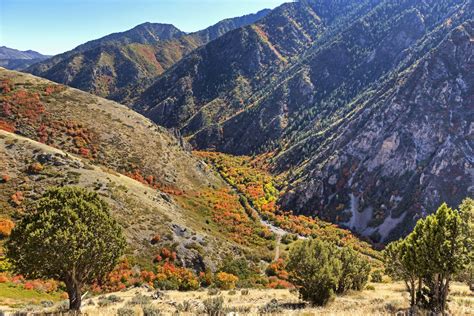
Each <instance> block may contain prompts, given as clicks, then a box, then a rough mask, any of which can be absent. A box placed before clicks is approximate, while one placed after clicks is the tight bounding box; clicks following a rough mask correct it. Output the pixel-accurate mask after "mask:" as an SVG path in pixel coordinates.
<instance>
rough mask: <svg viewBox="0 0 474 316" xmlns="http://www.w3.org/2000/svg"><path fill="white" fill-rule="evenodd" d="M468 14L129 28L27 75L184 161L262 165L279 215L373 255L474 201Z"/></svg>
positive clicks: (410, 10) (319, 0)
mask: <svg viewBox="0 0 474 316" xmlns="http://www.w3.org/2000/svg"><path fill="white" fill-rule="evenodd" d="M473 15H474V6H473V3H472V1H471V0H442V1H436V2H426V1H413V0H399V1H396V2H394V1H391V0H361V1H353V0H339V1H334V0H305V1H297V2H291V3H286V4H283V5H281V6H279V7H277V8H275V9H274V10H271V11H268V10H266V11H262V12H259V13H257V14H255V15H250V16H247V17H242V18H236V19H230V20H225V21H222V22H220V23H218V24H217V25H215V26H213V27H210V28H208V29H206V30H203V31H200V32H196V33H192V34H182V32H180V31H179V30H177V29H175V28H174V27H172V26H170V25H156V28H155V27H153V25H149V24H145V25H141V26H137V27H136V28H135V29H132V30H130V31H127V32H125V33H117V34H113V35H110V36H108V37H105V38H103V39H100V40H96V41H93V42H89V43H86V44H84V45H81V46H82V47H83V48H81V46H79V47H78V48H76V49H75V50H73V51H71V52H67V53H64V54H61V55H58V56H55V57H53V58H51V59H49V60H47V61H44V62H41V63H38V64H36V65H33V66H31V67H30V68H28V69H27V71H29V72H32V73H34V74H36V75H39V76H43V77H46V78H49V79H51V80H54V81H57V82H60V83H64V84H67V85H71V86H73V87H77V88H79V89H82V90H85V91H89V92H92V93H94V94H97V95H100V96H104V97H107V98H110V99H113V100H118V101H120V102H122V103H125V104H127V105H128V106H130V107H131V108H133V109H134V110H136V111H138V112H140V113H142V114H143V115H145V116H147V117H149V118H150V119H152V120H153V121H154V122H156V123H158V124H160V125H162V126H165V127H168V128H172V129H176V130H179V132H180V133H181V134H182V135H184V136H185V137H186V139H187V140H188V141H189V142H190V143H191V144H192V145H193V146H194V147H195V148H198V149H201V150H216V151H221V152H226V153H230V154H236V155H261V154H264V155H265V156H264V157H265V159H266V161H267V162H268V168H269V170H270V171H271V172H272V173H273V174H274V175H278V176H279V177H280V178H281V179H282V181H281V183H282V184H281V186H282V187H281V188H279V189H280V191H281V192H282V194H281V196H280V198H279V200H278V201H277V204H278V205H279V206H280V207H281V208H282V209H284V210H289V211H292V212H294V213H296V214H305V215H311V216H318V217H320V218H322V219H325V220H330V221H332V222H334V223H337V224H339V225H341V226H344V227H349V228H351V229H352V230H353V231H356V232H357V233H359V234H361V235H364V236H367V237H369V238H371V239H372V240H373V241H376V242H387V241H389V240H393V239H396V238H398V237H399V236H401V235H405V234H407V233H408V232H409V231H411V229H412V227H413V225H414V223H415V222H416V220H417V219H418V218H421V217H423V216H425V215H426V214H427V213H429V212H432V211H434V210H435V209H436V208H437V206H439V204H440V203H442V202H444V201H446V202H447V203H448V204H450V205H452V206H456V205H458V204H459V203H460V201H461V200H462V198H464V197H465V196H473V195H474V184H473V179H474V174H473V171H472V170H474V151H473V148H474V134H473V133H474V127H473V124H472V122H473V121H474V107H473V103H474V100H473V95H474V77H473V74H474V71H472V70H473V67H474V65H473V60H474V58H473V55H474V45H473V40H472V39H473V38H474V24H473V18H474V16H473ZM145 28H146V30H145ZM133 30H134V31H133ZM130 32H131V33H130ZM126 33H127V34H126ZM135 33H137V35H134V34H135ZM157 34H162V35H157ZM163 34H166V36H164V35H163ZM160 36H161V37H160ZM90 43H93V44H90ZM84 47H85V48H84Z"/></svg>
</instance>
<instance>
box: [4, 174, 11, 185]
mask: <svg viewBox="0 0 474 316" xmlns="http://www.w3.org/2000/svg"><path fill="white" fill-rule="evenodd" d="M8 181H10V176H9V175H8V174H4V175H2V182H3V183H6V182H8Z"/></svg>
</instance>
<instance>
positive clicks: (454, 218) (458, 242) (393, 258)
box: [385, 199, 474, 313]
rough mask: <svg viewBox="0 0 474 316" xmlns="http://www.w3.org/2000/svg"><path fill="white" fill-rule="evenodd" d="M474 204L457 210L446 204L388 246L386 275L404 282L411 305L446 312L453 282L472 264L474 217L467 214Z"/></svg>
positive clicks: (464, 204)
mask: <svg viewBox="0 0 474 316" xmlns="http://www.w3.org/2000/svg"><path fill="white" fill-rule="evenodd" d="M473 205H474V204H473V203H472V200H470V199H467V200H465V201H464V202H463V204H461V206H460V210H459V211H458V210H453V209H451V208H449V207H448V206H447V205H446V204H443V205H441V206H440V207H439V208H438V210H437V211H436V213H435V214H432V215H430V216H427V217H426V218H425V219H421V220H419V221H418V222H417V224H416V226H415V229H414V230H413V232H412V233H410V234H409V235H408V236H407V238H405V239H404V240H400V241H397V242H394V243H392V244H390V245H388V246H387V248H386V250H385V261H386V267H387V273H388V274H389V275H392V276H394V277H399V278H401V279H403V280H404V281H405V283H406V284H407V288H408V289H409V291H410V296H411V302H410V303H411V306H414V305H415V304H421V305H422V306H423V307H427V308H429V309H430V310H431V311H433V312H435V313H444V311H445V309H446V301H447V296H448V293H449V285H450V282H451V281H452V279H453V278H454V276H455V275H456V274H458V273H460V272H462V271H463V270H465V269H466V267H467V266H468V265H469V263H472V255H473V253H472V252H473V249H472V236H473V231H472V217H471V215H468V214H472V212H473ZM416 282H418V289H417V291H416V293H415V283H416Z"/></svg>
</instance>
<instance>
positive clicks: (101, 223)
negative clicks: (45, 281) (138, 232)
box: [6, 187, 125, 310]
mask: <svg viewBox="0 0 474 316" xmlns="http://www.w3.org/2000/svg"><path fill="white" fill-rule="evenodd" d="M124 247H125V239H124V237H123V235H122V232H121V227H120V226H119V225H118V224H117V222H116V221H115V220H114V219H113V218H112V217H111V216H110V213H109V207H108V205H107V204H106V203H105V202H104V201H103V200H102V199H101V198H99V196H98V195H97V193H95V192H89V191H86V190H84V189H81V188H77V187H64V188H53V189H50V190H48V191H47V192H46V193H45V194H44V195H43V197H42V198H40V199H39V200H38V201H37V202H36V203H35V204H34V205H33V207H32V208H31V209H30V210H29V212H28V213H27V215H25V216H24V217H23V219H22V220H21V221H20V222H19V224H18V225H17V226H16V227H15V228H14V229H13V231H12V234H11V236H10V239H9V240H8V242H7V245H6V249H7V256H8V258H9V259H10V261H11V263H12V264H13V267H14V269H15V271H16V272H18V273H21V274H23V275H24V276H26V277H27V278H52V279H56V280H59V281H63V282H64V283H65V285H66V289H67V293H68V295H69V308H70V309H72V310H79V309H80V307H81V294H82V288H83V286H84V285H86V284H88V283H91V282H94V281H95V280H96V279H98V278H101V277H103V276H104V275H106V274H107V273H108V272H110V271H111V270H112V269H113V268H114V266H115V265H116V263H117V261H118V259H119V258H120V256H121V255H122V253H123V249H124Z"/></svg>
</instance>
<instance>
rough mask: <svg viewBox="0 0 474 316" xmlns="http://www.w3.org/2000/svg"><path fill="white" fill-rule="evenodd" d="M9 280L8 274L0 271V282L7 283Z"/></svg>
mask: <svg viewBox="0 0 474 316" xmlns="http://www.w3.org/2000/svg"><path fill="white" fill-rule="evenodd" d="M9 281H10V280H9V279H8V276H7V275H6V273H0V283H7V282H9Z"/></svg>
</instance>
